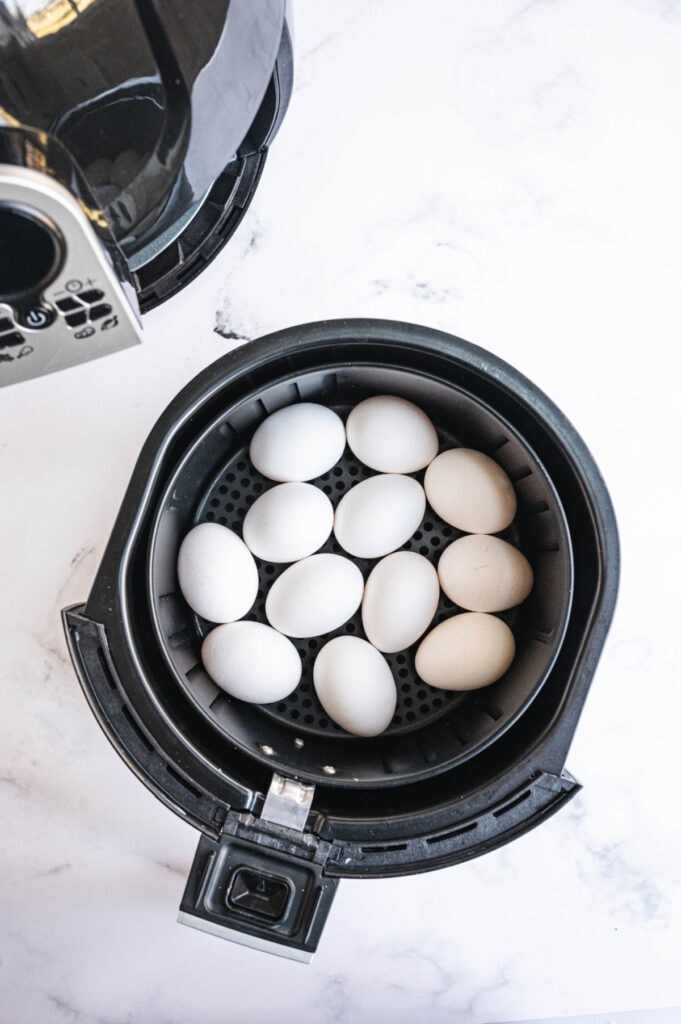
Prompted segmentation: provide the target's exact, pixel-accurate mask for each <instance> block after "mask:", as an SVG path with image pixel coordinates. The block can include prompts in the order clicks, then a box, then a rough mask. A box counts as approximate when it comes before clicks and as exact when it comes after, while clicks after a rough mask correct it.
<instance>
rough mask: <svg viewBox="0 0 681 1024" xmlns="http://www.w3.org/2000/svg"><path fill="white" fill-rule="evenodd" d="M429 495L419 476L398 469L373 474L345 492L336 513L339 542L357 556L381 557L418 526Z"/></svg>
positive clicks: (335, 522)
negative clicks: (399, 471) (424, 491)
mask: <svg viewBox="0 0 681 1024" xmlns="http://www.w3.org/2000/svg"><path fill="white" fill-rule="evenodd" d="M425 510H426V496H425V494H424V493H423V488H422V487H421V484H420V483H419V482H418V480H414V478H413V477H411V476H401V475H400V474H398V473H383V474H380V475H379V476H370V477H369V478H368V479H367V480H362V482H361V483H359V484H355V486H354V487H351V488H350V490H349V491H347V493H346V494H344V495H343V497H342V498H341V500H340V502H339V503H338V507H337V508H336V515H335V517H334V524H333V529H334V533H335V534H336V539H337V540H338V543H339V544H340V546H341V547H342V548H343V550H344V551H347V552H348V554H350V555H354V556H355V557H356V558H382V556H383V555H387V554H389V553H390V552H391V551H394V550H395V549H396V548H399V547H401V546H402V545H403V544H404V543H405V542H406V541H408V540H409V538H410V537H411V535H412V534H413V533H414V531H415V530H417V529H418V527H419V525H420V523H421V520H422V519H423V513H424V512H425Z"/></svg>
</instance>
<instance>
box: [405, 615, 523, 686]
mask: <svg viewBox="0 0 681 1024" xmlns="http://www.w3.org/2000/svg"><path fill="white" fill-rule="evenodd" d="M514 657H515V640H514V638H513V633H512V632H511V630H510V629H509V628H508V626H507V625H506V623H505V622H503V621H502V620H501V619H498V618H496V616H494V615H486V614H484V613H482V612H461V613H460V614H459V615H454V616H452V618H451V619H445V621H444V622H441V623H440V625H439V626H436V627H435V629H432V630H431V631H430V633H428V635H427V636H426V637H424V639H423V640H422V641H421V643H420V644H419V647H418V650H417V651H416V661H415V667H416V672H417V675H419V676H420V677H421V679H423V681H424V683H429V684H430V686H436V687H438V688H439V689H440V690H477V689H479V688H480V687H481V686H489V684H490V683H494V682H496V680H497V679H500V678H501V676H503V674H504V672H507V671H508V669H509V668H510V667H511V662H512V661H513V658H514Z"/></svg>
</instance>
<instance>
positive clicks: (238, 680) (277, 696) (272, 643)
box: [201, 621, 302, 704]
mask: <svg viewBox="0 0 681 1024" xmlns="http://www.w3.org/2000/svg"><path fill="white" fill-rule="evenodd" d="M201 660H202V662H203V666H204V668H205V670H206V672H207V673H208V675H209V676H210V677H211V679H213V680H214V681H215V682H216V683H217V685H218V686H219V687H220V689H222V690H224V691H225V693H228V694H230V696H232V697H237V698H238V699H239V700H245V701H249V703H252V704H271V703H272V701H275V700H283V699H284V697H288V695H289V694H290V693H292V692H293V690H295V688H296V686H297V685H298V683H299V682H300V676H301V674H302V664H301V661H300V655H299V654H298V651H297V650H296V649H295V647H294V646H293V644H292V643H291V641H290V640H289V639H288V638H287V637H285V636H282V635H281V633H278V632H277V631H276V629H272V627H271V626H266V625H265V623H263V622H244V621H242V622H228V623H227V624H225V625H222V626H216V627H215V629H213V630H211V632H210V633H209V634H208V636H207V637H206V638H205V640H204V641H203V644H202V645H201Z"/></svg>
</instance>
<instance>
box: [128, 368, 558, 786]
mask: <svg viewBox="0 0 681 1024" xmlns="http://www.w3.org/2000/svg"><path fill="white" fill-rule="evenodd" d="M370 394H395V395H401V396H403V397H405V398H409V399H411V400H412V401H414V402H416V404H418V405H419V406H420V407H421V408H423V409H424V410H425V411H426V412H427V413H428V414H429V416H430V417H431V419H432V420H433V422H434V423H435V425H436V427H437V429H438V434H439V438H440V448H441V450H444V449H446V448H451V447H454V446H458V445H464V446H468V447H473V448H477V449H479V450H481V451H484V452H486V453H487V454H489V455H491V456H492V458H494V459H495V460H496V461H497V462H498V463H499V464H500V465H501V466H502V467H503V468H504V469H505V470H506V472H507V473H508V474H509V476H510V477H511V479H512V480H513V482H514V486H515V488H516V492H517V495H518V513H517V516H516V518H515V520H514V522H513V523H512V524H511V526H510V527H509V528H508V530H506V531H504V533H503V534H502V536H503V537H504V538H505V539H507V540H509V541H510V542H511V543H513V544H515V545H517V546H518V547H519V548H520V549H521V550H522V551H523V552H524V553H525V554H526V555H527V557H528V558H529V560H530V563H531V564H532V567H533V570H534V574H535V586H534V589H533V592H532V594H531V596H530V598H529V599H528V600H527V601H526V602H525V603H524V604H523V605H522V606H520V607H519V608H515V609H511V610H510V611H508V612H505V613H502V615H501V617H502V618H504V619H505V621H506V622H508V624H509V626H510V627H511V628H512V630H513V632H514V634H515V637H516V643H517V654H516V658H515V661H514V663H513V665H512V666H511V668H510V669H509V671H508V672H507V673H506V675H505V676H504V677H503V678H502V679H500V680H499V681H498V682H496V683H494V684H493V685H492V686H489V687H486V688H485V689H483V690H480V691H475V692H472V693H459V694H455V693H449V692H446V691H442V690H436V689H434V688H432V687H430V686H428V685H426V684H425V683H423V682H422V680H420V679H419V678H418V676H417V675H416V673H415V671H414V653H415V649H416V647H417V646H418V645H417V644H415V645H414V646H413V647H412V648H410V649H409V650H406V651H403V652H400V653H398V654H393V655H388V656H387V659H388V662H389V664H390V667H391V669H392V672H393V675H394V678H395V682H396V684H397V688H398V704H397V708H396V711H395V715H394V718H393V720H392V722H391V724H390V725H389V727H388V729H387V730H386V732H385V733H384V734H383V735H382V736H381V737H378V738H376V739H372V740H362V739H358V738H356V737H352V736H349V734H347V733H346V732H344V731H343V730H342V729H340V728H339V727H338V726H337V725H335V724H334V723H333V722H332V721H331V720H330V719H329V718H328V716H327V715H326V714H325V713H324V711H323V709H322V707H321V706H320V704H319V702H318V701H317V698H316V696H315V693H314V688H313V685H312V665H313V662H314V658H315V656H316V653H317V651H318V650H319V648H320V646H322V645H323V643H324V642H326V640H328V639H329V638H330V637H332V636H336V635H340V634H343V633H352V634H355V635H357V636H363V635H364V633H363V631H362V624H361V614H360V612H359V611H358V612H357V613H356V614H355V615H354V616H353V617H352V619H350V620H349V621H348V622H347V623H345V624H344V626H343V627H341V628H340V629H338V630H335V631H334V632H332V633H330V634H328V635H327V636H324V637H318V638H312V639H309V640H297V641H295V643H296V647H297V648H298V650H299V653H300V655H301V659H302V662H303V675H302V679H301V682H300V684H299V686H298V687H297V688H296V690H295V691H294V692H293V693H292V694H291V695H290V696H289V697H288V698H287V699H286V700H284V701H281V702H279V703H276V704H270V705H263V706H254V705H249V704H245V703H243V702H240V701H237V700H234V699H233V698H231V697H229V696H228V695H226V694H225V693H223V691H221V690H220V689H219V688H218V687H217V686H216V684H215V683H214V682H213V681H212V680H211V679H210V678H209V676H208V675H207V673H206V672H205V670H204V669H203V667H202V665H201V661H200V645H201V641H202V639H203V637H204V636H205V634H206V633H207V632H208V631H209V630H210V629H211V628H212V624H211V623H207V622H205V621H203V620H201V619H199V618H198V617H197V616H196V615H194V614H193V613H192V612H191V610H190V609H189V607H188V606H187V605H186V603H185V601H184V599H183V598H182V596H181V594H180V592H179V588H178V583H177V575H176V563H177V552H178V548H179V544H180V542H181V540H182V538H183V537H184V535H185V534H186V533H187V532H188V530H189V529H190V528H191V527H192V526H193V525H196V524H197V523H200V522H218V523H222V524H224V525H226V526H228V527H230V528H231V529H233V530H234V531H235V532H236V533H238V534H239V535H240V534H241V524H242V522H243V518H244V516H245V514H246V511H247V509H248V508H249V506H250V505H251V504H252V502H253V501H254V500H255V499H256V498H257V497H258V495H259V494H261V493H263V491H264V490H266V489H267V488H268V487H270V486H273V485H272V483H271V481H268V480H266V479H265V478H264V477H262V476H261V475H260V474H259V473H258V472H257V471H256V470H255V469H254V468H253V467H252V465H251V463H250V460H249V458H248V446H249V443H250V438H251V436H252V434H253V431H254V430H255V428H256V427H257V425H258V424H259V423H260V422H261V421H262V420H263V419H264V418H265V417H266V416H267V415H269V414H270V413H271V412H273V411H274V410H276V409H277V408H281V407H282V406H285V405H288V404H290V403H292V402H298V401H301V400H304V401H315V402H321V403H323V404H325V405H327V406H329V407H331V408H333V409H335V410H336V411H337V412H338V413H339V415H341V417H342V418H343V419H345V418H346V417H347V414H348V412H349V410H350V408H352V406H353V405H355V404H357V402H359V401H361V400H362V399H363V398H365V397H367V396H368V395H370ZM369 475H371V471H370V470H368V469H367V468H366V467H364V466H363V465H362V464H361V463H360V462H359V461H358V460H357V459H356V458H355V457H354V456H353V454H352V453H351V452H350V450H349V449H348V448H346V450H345V453H344V455H343V457H342V459H341V460H340V462H339V463H338V464H337V465H336V466H335V467H334V468H333V469H332V470H330V471H329V472H328V473H325V474H324V475H323V476H322V477H320V478H319V479H318V480H316V481H314V483H316V484H317V485H318V486H319V487H321V488H322V490H324V491H325V493H327V494H328V495H329V497H330V499H331V501H332V503H333V504H334V505H335V504H337V502H338V500H340V498H341V496H342V495H343V494H344V493H345V491H346V490H347V488H349V487H351V486H352V485H353V484H355V483H357V482H359V481H360V480H362V479H363V478H365V477H366V476H369ZM414 476H415V477H416V478H417V479H419V480H422V479H423V472H421V473H416V474H414ZM458 536H460V532H459V531H457V530H455V529H454V528H452V527H451V526H448V525H447V524H445V523H444V522H443V521H442V520H441V519H439V518H438V516H436V515H435V513H434V512H433V511H432V509H430V507H428V508H427V510H426V514H425V517H424V521H423V523H422V526H421V527H420V529H419V530H418V531H417V532H416V533H415V534H414V535H413V537H412V538H411V539H410V540H409V541H408V542H407V544H405V545H404V547H405V549H410V550H414V551H418V552H420V553H421V554H423V555H425V556H426V557H427V558H429V559H430V561H432V562H433V563H434V564H436V563H437V560H438V558H439V556H440V554H441V552H442V551H443V550H444V548H445V547H446V546H447V544H448V543H450V542H451V541H452V540H454V539H456V537H458ZM321 550H324V551H336V552H341V549H340V547H339V546H338V544H337V542H336V541H335V538H334V537H333V535H332V536H331V538H330V539H329V541H328V542H327V543H326V544H325V545H324V547H323V548H322V549H321ZM149 551H150V554H149V563H148V586H149V599H150V608H151V612H152V621H153V623H154V627H155V629H156V632H157V636H158V641H159V644H160V646H161V649H162V651H163V654H164V657H165V659H166V661H167V664H168V665H169V667H170V669H171V671H172V672H173V674H174V676H175V678H176V680H177V683H178V684H179V686H180V687H181V688H182V689H183V690H184V692H185V693H186V694H187V695H188V696H189V698H190V699H191V701H192V702H193V703H194V705H195V706H196V708H197V709H198V710H199V711H200V713H201V714H202V715H203V716H204V717H205V719H206V720H207V721H208V722H209V723H210V724H211V725H212V726H213V727H214V728H215V729H216V730H218V731H219V733H220V734H221V735H223V736H224V738H225V741H226V742H228V743H229V744H230V745H231V744H234V745H236V746H237V747H239V748H240V749H241V750H242V751H243V752H245V753H247V754H249V755H250V756H252V757H255V758H256V759H258V760H260V761H262V762H263V763H266V764H268V765H269V766H271V767H272V768H273V769H276V770H279V771H281V772H283V773H285V774H291V773H293V774H295V775H296V777H298V778H303V779H308V780H310V781H322V780H323V781H324V783H325V784H327V785H328V784H331V785H333V784H342V785H347V784H348V783H351V784H354V785H355V786H359V787H361V786H371V787H375V786H380V785H389V784H392V783H394V782H395V781H397V779H399V778H402V779H411V780H413V779H416V778H423V777H427V776H428V775H430V774H433V773H436V772H439V771H442V770H443V769H445V768H450V767H452V766H454V765H456V764H458V763H461V762H462V761H464V760H467V759H468V758H471V757H472V756H474V755H475V754H476V753H477V752H479V751H480V750H482V749H483V748H485V747H486V746H488V745H489V744H491V743H492V742H493V741H494V740H495V739H496V738H497V737H498V736H499V735H500V734H501V733H503V732H504V731H505V730H506V729H508V727H509V726H510V725H511V724H512V723H513V722H514V721H515V720H516V719H517V717H518V716H519V715H520V714H522V712H523V711H524V710H525V708H526V707H527V706H528V704H529V703H530V702H531V701H532V700H533V698H534V697H535V696H536V694H537V693H538V692H539V690H540V688H541V686H542V685H543V683H544V681H545V680H546V678H547V675H548V673H549V671H550V669H551V666H552V664H553V662H554V659H555V657H556V654H557V651H558V650H559V647H560V643H561V639H562V636H563V633H564V630H565V626H566V623H567V619H568V615H569V610H570V594H571V592H572V587H571V581H572V561H571V549H570V542H569V537H568V530H567V526H566V522H565V516H564V512H563V509H562V506H561V503H560V501H559V499H558V496H557V494H556V492H555V489H554V487H553V486H552V484H551V481H550V480H549V478H548V475H547V473H546V472H545V470H544V469H543V467H542V465H541V464H540V462H539V460H538V459H537V457H536V455H535V454H534V453H533V451H532V450H531V449H530V448H529V447H528V445H527V444H526V443H525V442H524V441H523V440H521V438H520V437H519V436H518V433H517V432H516V431H515V430H514V429H513V428H512V427H511V425H510V424H509V423H507V422H506V421H504V420H503V419H502V418H501V417H500V415H499V414H498V413H496V412H494V411H493V410H492V409H490V408H489V407H487V406H486V405H485V404H484V403H483V402H481V401H480V400H479V399H477V398H473V397H472V396H471V395H470V394H468V393H466V392H464V391H463V390H461V389H460V388H458V387H457V386H456V385H455V384H454V383H445V382H443V381H441V380H437V379H434V378H430V377H429V375H428V374H427V373H423V374H416V373H414V372H413V371H406V370H402V369H399V368H395V367H386V366H380V365H376V366H368V365H358V366H348V365H344V364H340V363H339V364H335V363H334V362H333V361H331V362H328V363H327V364H326V365H324V366H323V367H320V368H315V369H311V370H308V371H306V372H300V371H298V372H296V373H294V374H291V375H290V376H287V377H285V378H284V379H278V380H276V381H274V382H273V383H271V384H270V385H269V386H267V387H264V388H261V389H259V390H258V391H257V392H256V393H248V394H245V395H244V396H243V397H242V398H241V400H239V401H237V402H235V403H234V405H233V406H232V407H231V408H226V409H224V410H223V412H222V413H221V415H220V416H219V417H218V418H217V419H215V420H214V421H213V422H212V423H211V424H210V425H209V426H208V428H207V429H204V430H203V431H202V432H201V434H200V435H199V436H197V437H196V440H195V442H194V444H193V445H192V447H191V449H190V450H189V451H188V452H187V453H186V455H185V457H184V459H183V460H182V462H181V463H180V465H179V466H178V467H177V470H176V472H175V473H174V475H173V476H172V478H171V480H170V481H169V483H168V485H167V487H166V489H165V493H164V495H163V497H162V499H161V501H160V503H159V507H158V512H157V515H156V517H155V521H154V524H153V528H152V543H151V545H150V549H149ZM355 561H356V563H357V564H358V566H359V567H360V569H361V570H362V573H363V575H364V577H365V579H366V577H367V576H368V574H369V572H370V571H371V568H372V567H373V565H374V564H375V561H376V560H361V559H355ZM285 568H286V566H284V565H275V564H270V563H263V562H258V569H259V576H260V588H259V591H258V597H257V600H256V603H255V605H254V607H253V609H252V610H251V611H250V612H249V614H248V615H247V616H246V618H248V619H254V620H257V621H261V622H266V621H267V620H266V618H265V612H264V604H265V598H266V595H267V592H268V589H269V587H270V586H271V584H272V583H273V582H274V580H275V579H276V578H277V576H278V575H279V574H280V573H281V572H283V571H284V569H285ZM457 611H459V609H458V608H457V607H456V606H455V605H453V604H452V602H451V601H449V600H448V599H447V598H446V597H445V596H444V595H442V597H441V601H440V604H439V607H438V609H437V612H436V615H435V618H434V623H436V622H440V621H442V620H443V619H445V618H448V617H449V616H451V615H454V614H456V613H457ZM414 744H416V745H417V746H418V751H419V752H418V756H417V757H414V756H413V753H412V755H411V756H410V755H409V750H410V748H412V747H413V745H414Z"/></svg>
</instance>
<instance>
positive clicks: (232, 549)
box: [177, 523, 258, 622]
mask: <svg viewBox="0 0 681 1024" xmlns="http://www.w3.org/2000/svg"><path fill="white" fill-rule="evenodd" d="M177 577H178V581H179V584H180V590H181V591H182V595H183V597H184V599H185V601H186V602H187V604H188V605H189V607H190V608H191V609H192V610H193V611H195V612H196V614H197V615H201V616H202V617H203V618H204V619H208V621H209V622H233V621H234V620H235V619H240V618H241V617H242V616H243V615H245V614H246V613H247V612H248V611H249V610H250V608H251V606H252V605H253V602H254V601H255V598H256V595H257V592H258V570H257V567H256V564H255V561H254V559H253V555H252V554H251V553H250V551H249V550H248V548H247V547H246V545H245V544H244V542H243V541H242V540H241V538H240V537H237V535H236V534H235V533H233V532H232V530H229V529H228V528H227V527H226V526H220V525H219V524H218V523H201V524H200V525H199V526H195V527H194V529H193V530H190V531H189V533H188V534H187V536H186V537H185V538H184V540H183V541H182V544H181V545H180V550H179V553H178V556H177Z"/></svg>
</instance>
